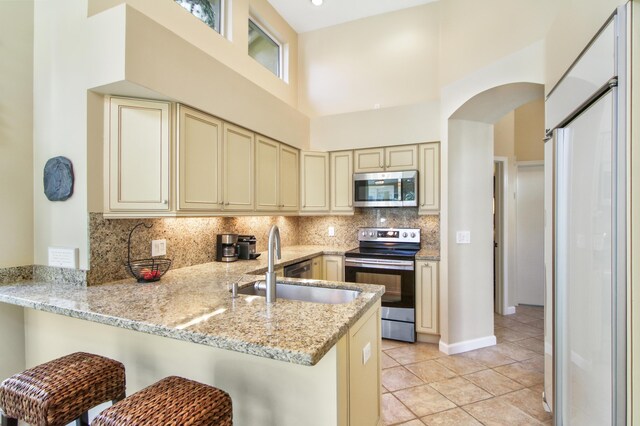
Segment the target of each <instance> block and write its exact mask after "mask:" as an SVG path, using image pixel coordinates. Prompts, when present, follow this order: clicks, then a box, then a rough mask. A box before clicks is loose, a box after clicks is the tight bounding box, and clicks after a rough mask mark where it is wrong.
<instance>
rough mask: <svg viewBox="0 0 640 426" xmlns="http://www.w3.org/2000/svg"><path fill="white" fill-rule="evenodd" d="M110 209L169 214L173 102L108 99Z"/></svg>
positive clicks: (107, 194)
mask: <svg viewBox="0 0 640 426" xmlns="http://www.w3.org/2000/svg"><path fill="white" fill-rule="evenodd" d="M105 99H106V102H107V103H108V105H107V108H106V110H107V111H108V112H109V113H108V114H107V115H106V117H105V120H106V124H105V129H108V138H107V139H108V143H106V144H105V156H104V158H105V162H106V163H107V164H105V168H104V170H105V174H106V176H105V183H108V188H105V213H109V212H151V213H152V214H153V213H158V212H159V213H162V212H168V211H169V209H170V206H169V192H170V182H171V176H170V168H169V154H170V148H171V140H170V132H169V126H170V124H169V123H170V117H169V114H170V111H171V107H170V104H169V103H168V102H159V101H147V100H139V99H123V98H115V97H107V98H105Z"/></svg>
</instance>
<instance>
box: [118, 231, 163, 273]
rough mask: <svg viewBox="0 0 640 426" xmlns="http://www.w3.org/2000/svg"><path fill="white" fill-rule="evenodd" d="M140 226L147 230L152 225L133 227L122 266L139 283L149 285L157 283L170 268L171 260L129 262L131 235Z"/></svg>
mask: <svg viewBox="0 0 640 426" xmlns="http://www.w3.org/2000/svg"><path fill="white" fill-rule="evenodd" d="M140 225H144V227H145V228H147V229H149V228H151V227H153V225H147V224H146V223H144V222H140V223H138V224H137V225H136V226H134V227H133V229H132V230H131V232H129V242H128V244H127V262H126V263H125V264H124V265H125V266H126V267H127V270H128V271H129V273H130V274H131V275H132V276H133V278H135V279H136V280H138V282H139V283H150V282H154V281H159V280H160V277H162V276H163V275H164V274H166V273H167V271H168V270H169V268H171V259H167V258H159V259H153V258H151V259H136V260H131V235H132V234H133V231H135V230H136V228H137V227H138V226H140Z"/></svg>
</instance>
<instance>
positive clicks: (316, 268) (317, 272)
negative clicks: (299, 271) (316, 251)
mask: <svg viewBox="0 0 640 426" xmlns="http://www.w3.org/2000/svg"><path fill="white" fill-rule="evenodd" d="M322 257H323V256H316V257H314V258H313V259H311V279H312V280H321V279H323V277H324V274H323V273H322Z"/></svg>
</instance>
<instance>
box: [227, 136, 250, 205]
mask: <svg viewBox="0 0 640 426" xmlns="http://www.w3.org/2000/svg"><path fill="white" fill-rule="evenodd" d="M222 152H223V158H224V166H223V171H224V185H223V186H224V209H225V210H231V211H242V210H253V206H254V204H253V193H254V183H253V182H254V179H253V176H254V162H255V156H254V154H255V151H254V133H253V132H250V131H248V130H246V129H243V128H242V127H238V126H234V125H233V124H229V123H224V125H223V146H222Z"/></svg>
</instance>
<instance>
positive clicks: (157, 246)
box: [151, 240, 167, 257]
mask: <svg viewBox="0 0 640 426" xmlns="http://www.w3.org/2000/svg"><path fill="white" fill-rule="evenodd" d="M166 254H167V240H153V241H151V257H156V256H164V255H166Z"/></svg>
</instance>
